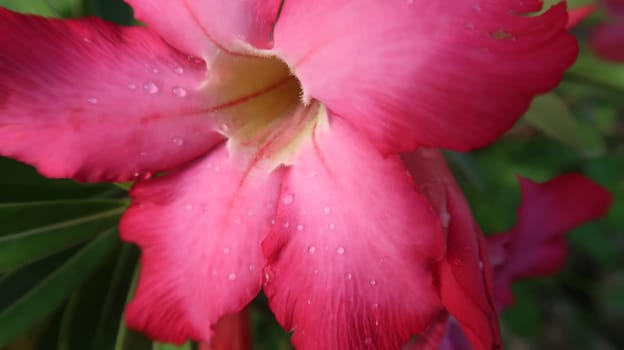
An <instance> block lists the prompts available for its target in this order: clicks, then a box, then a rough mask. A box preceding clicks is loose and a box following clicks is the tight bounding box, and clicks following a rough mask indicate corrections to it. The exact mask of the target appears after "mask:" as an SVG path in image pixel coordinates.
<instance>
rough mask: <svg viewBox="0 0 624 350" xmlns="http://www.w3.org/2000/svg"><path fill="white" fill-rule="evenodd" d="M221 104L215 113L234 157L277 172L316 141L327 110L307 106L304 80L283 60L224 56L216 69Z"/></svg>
mask: <svg viewBox="0 0 624 350" xmlns="http://www.w3.org/2000/svg"><path fill="white" fill-rule="evenodd" d="M211 66H212V67H214V68H215V69H214V72H216V73H214V74H213V75H211V76H209V77H208V79H207V80H206V83H205V84H206V86H207V87H214V89H212V88H211V89H210V90H211V91H216V92H217V96H216V98H217V103H216V105H215V107H213V108H212V110H213V111H214V112H215V115H216V116H217V118H218V122H219V125H220V132H221V133H222V134H223V135H224V136H226V137H227V138H228V147H229V148H230V151H232V152H244V153H245V154H251V155H252V156H253V157H256V158H257V159H262V160H268V161H270V162H271V163H273V166H279V165H280V164H287V165H288V164H291V159H292V157H293V156H295V155H296V151H297V149H298V148H299V147H298V145H299V144H300V143H301V142H302V141H303V140H304V139H306V137H307V136H311V133H312V131H313V129H314V128H315V127H316V125H317V124H318V122H319V121H322V120H325V119H326V112H325V108H324V107H323V106H322V104H321V103H320V102H318V101H316V100H312V101H310V102H308V103H304V102H303V101H302V99H301V96H302V88H301V85H300V83H299V80H298V79H297V77H296V76H294V75H293V74H292V72H291V70H290V69H289V67H288V66H287V65H286V63H284V62H283V61H282V60H280V59H279V58H276V57H273V56H270V57H263V56H252V55H249V56H247V55H241V56H233V55H222V56H220V57H217V58H216V60H215V62H212V63H211Z"/></svg>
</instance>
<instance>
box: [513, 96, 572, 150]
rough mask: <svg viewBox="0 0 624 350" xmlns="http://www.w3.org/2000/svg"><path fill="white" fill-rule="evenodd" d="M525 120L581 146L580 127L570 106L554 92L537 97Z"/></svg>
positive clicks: (542, 130) (562, 140)
mask: <svg viewBox="0 0 624 350" xmlns="http://www.w3.org/2000/svg"><path fill="white" fill-rule="evenodd" d="M524 121H525V122H527V123H528V124H530V125H532V126H533V127H535V128H536V129H538V130H540V131H541V132H543V133H544V134H546V135H548V136H550V137H552V138H553V139H556V140H558V141H560V142H562V143H564V144H566V145H570V146H574V147H581V145H582V143H583V142H582V139H581V134H580V127H579V125H578V122H577V121H576V118H574V115H573V114H572V111H571V110H570V108H569V107H568V106H567V105H566V104H565V103H564V102H563V101H562V100H561V98H559V97H558V96H557V95H556V94H554V93H549V94H546V95H541V96H538V97H536V98H535V99H534V100H533V103H532V104H531V107H530V108H529V110H528V111H527V113H526V114H525V115H524Z"/></svg>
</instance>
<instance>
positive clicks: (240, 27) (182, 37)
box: [126, 0, 281, 57]
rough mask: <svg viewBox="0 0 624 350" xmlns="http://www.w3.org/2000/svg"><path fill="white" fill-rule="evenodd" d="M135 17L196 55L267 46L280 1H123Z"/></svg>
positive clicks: (174, 43) (179, 46)
mask: <svg viewBox="0 0 624 350" xmlns="http://www.w3.org/2000/svg"><path fill="white" fill-rule="evenodd" d="M126 2H128V3H129V4H130V5H131V6H132V7H133V8H134V10H135V14H136V17H137V18H139V19H141V20H142V21H144V22H146V23H147V24H148V25H149V26H150V27H152V28H154V29H155V30H157V31H158V32H159V33H160V34H161V35H162V36H163V37H164V38H165V39H166V40H167V41H168V42H169V43H171V44H172V45H173V46H175V47H177V48H178V49H180V50H182V51H184V52H188V53H191V54H194V55H196V56H199V57H208V56H212V55H213V54H218V52H219V51H225V52H230V51H235V52H236V51H243V50H244V49H245V46H244V43H249V44H251V45H253V46H255V47H257V48H269V47H270V46H271V45H272V43H271V32H272V30H273V25H274V23H275V21H276V19H277V13H278V10H279V7H280V3H281V1H279V0H227V1H223V0H126Z"/></svg>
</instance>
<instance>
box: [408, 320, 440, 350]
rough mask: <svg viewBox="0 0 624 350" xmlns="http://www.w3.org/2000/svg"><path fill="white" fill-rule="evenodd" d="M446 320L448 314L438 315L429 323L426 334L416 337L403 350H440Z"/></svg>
mask: <svg viewBox="0 0 624 350" xmlns="http://www.w3.org/2000/svg"><path fill="white" fill-rule="evenodd" d="M448 320H449V317H448V313H446V312H442V313H440V315H438V317H437V318H436V319H435V320H434V321H433V322H432V323H431V325H430V326H429V328H428V329H427V332H426V333H425V334H424V335H423V336H421V337H418V338H417V339H416V340H415V341H414V343H413V344H409V345H407V346H404V347H403V350H440V343H441V342H442V340H443V338H444V336H445V333H446V325H447V324H448Z"/></svg>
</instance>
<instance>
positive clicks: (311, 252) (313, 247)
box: [308, 245, 316, 254]
mask: <svg viewBox="0 0 624 350" xmlns="http://www.w3.org/2000/svg"><path fill="white" fill-rule="evenodd" d="M308 253H310V254H314V253H316V247H315V246H313V245H311V246H309V247H308Z"/></svg>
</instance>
